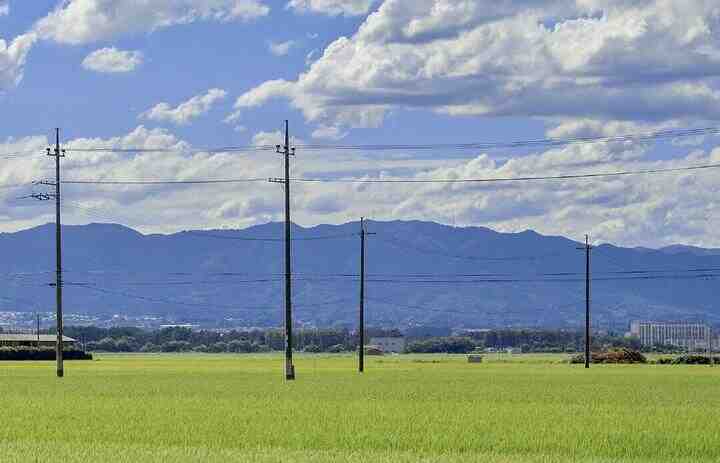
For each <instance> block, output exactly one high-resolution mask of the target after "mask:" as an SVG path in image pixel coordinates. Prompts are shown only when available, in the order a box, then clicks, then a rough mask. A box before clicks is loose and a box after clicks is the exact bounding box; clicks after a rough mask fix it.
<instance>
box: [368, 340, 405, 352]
mask: <svg viewBox="0 0 720 463" xmlns="http://www.w3.org/2000/svg"><path fill="white" fill-rule="evenodd" d="M370 345H371V346H377V347H379V348H380V349H382V350H383V352H395V353H400V352H404V351H405V338H403V337H378V338H370Z"/></svg>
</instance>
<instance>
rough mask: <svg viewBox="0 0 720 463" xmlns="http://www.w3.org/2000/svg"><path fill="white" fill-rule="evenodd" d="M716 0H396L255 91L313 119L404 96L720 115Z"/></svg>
mask: <svg viewBox="0 0 720 463" xmlns="http://www.w3.org/2000/svg"><path fill="white" fill-rule="evenodd" d="M719 31H720V7H718V6H717V3H716V2H714V1H711V0H693V1H691V2H682V4H681V3H679V2H668V1H664V0H634V1H631V2H620V1H595V0H533V1H530V0H513V1H510V0H506V1H498V2H477V1H474V0H461V1H450V0H386V1H385V2H383V3H382V5H381V6H380V7H379V9H378V10H377V11H376V12H374V13H372V14H371V15H370V16H368V18H367V19H366V20H365V22H364V23H363V24H362V25H361V26H360V28H359V30H358V31H357V32H356V33H355V34H354V35H353V36H351V37H341V38H339V39H337V40H335V41H334V42H333V43H332V44H330V45H329V46H328V47H327V48H326V49H325V50H324V53H323V55H322V57H320V58H319V59H318V60H316V61H314V62H312V63H311V64H310V66H309V68H308V69H307V71H306V72H303V73H302V74H300V75H299V76H298V77H297V79H296V80H292V81H280V80H272V81H268V82H265V83H263V84H261V85H259V86H258V87H256V88H254V89H251V90H249V91H248V92H247V93H245V94H244V95H242V96H241V97H240V98H239V99H238V101H237V104H236V109H237V110H239V111H241V110H245V109H246V108H251V107H254V106H259V105H261V104H264V103H265V102H266V101H268V100H270V99H272V98H283V99H287V100H289V101H290V103H291V104H292V106H294V107H295V108H298V109H300V110H302V111H303V113H304V115H305V117H306V119H307V120H309V121H312V122H316V123H322V124H324V125H328V126H330V125H337V124H344V125H347V126H351V127H372V126H377V125H379V124H380V123H382V121H383V118H384V117H385V115H386V114H387V112H388V111H391V110H392V109H393V108H423V109H428V110H433V111H437V112H440V113H445V114H450V115H456V116H464V115H485V116H507V115H512V116H521V117H522V116H534V117H543V118H574V117H580V118H591V119H612V120H644V121H664V120H670V119H681V118H693V117H694V118H697V119H700V118H704V119H718V118H720V110H718V108H719V107H720V106H718V103H720V86H719V85H718V84H717V75H718V73H719V72H720V41H719V40H718V37H719V36H720V34H719V33H718V32H719Z"/></svg>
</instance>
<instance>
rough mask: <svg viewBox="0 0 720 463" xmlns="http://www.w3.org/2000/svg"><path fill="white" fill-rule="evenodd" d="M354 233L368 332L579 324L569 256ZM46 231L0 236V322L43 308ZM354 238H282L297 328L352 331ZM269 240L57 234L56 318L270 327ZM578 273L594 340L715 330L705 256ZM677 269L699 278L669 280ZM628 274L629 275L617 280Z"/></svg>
mask: <svg viewBox="0 0 720 463" xmlns="http://www.w3.org/2000/svg"><path fill="white" fill-rule="evenodd" d="M368 228H369V229H370V231H372V232H376V233H377V235H374V236H370V237H368V246H367V262H368V267H367V272H368V290H367V295H368V304H367V307H368V318H369V320H370V322H371V323H375V324H379V323H383V324H388V325H408V324H415V323H419V324H433V325H441V326H446V325H450V326H466V327H485V326H505V325H515V326H573V325H578V324H579V323H580V321H581V320H582V316H583V313H584V274H583V272H584V269H585V260H584V251H583V250H580V249H578V247H579V246H580V245H579V243H576V242H574V241H571V240H569V239H566V238H561V237H548V236H542V235H539V234H537V233H534V232H529V231H528V232H523V233H517V234H504V233H497V232H494V231H492V230H489V229H484V228H454V227H448V226H444V225H438V224H435V223H428V222H382V223H378V222H370V223H369V224H368ZM53 230H54V229H53V227H52V226H50V225H45V226H41V227H37V228H33V229H30V230H25V231H21V232H18V233H6V234H0V256H2V259H0V273H2V274H5V275H6V277H5V278H4V279H3V280H2V283H1V284H0V310H5V311H14V310H18V311H31V310H35V309H36V308H39V309H41V310H46V311H50V310H52V309H53V307H54V290H53V288H51V287H49V286H47V284H48V283H50V282H51V281H52V280H53V278H54V274H53V270H54V264H55V261H54V259H55V254H54V232H53ZM357 231H358V224H357V223H351V224H345V225H339V226H329V225H322V226H317V227H313V228H309V229H304V228H300V227H294V237H295V239H296V241H295V242H294V243H293V266H294V271H295V272H296V278H297V281H296V282H295V284H294V303H295V304H296V306H297V307H296V310H297V316H296V319H297V321H298V323H312V324H321V325H338V324H345V325H349V326H352V325H353V324H354V323H355V319H356V307H357V299H358V284H357V277H356V276H354V275H356V274H357V272H358V265H359V263H358V258H359V238H358V237H357V235H356V233H357ZM282 233H283V228H282V224H265V225H260V226H256V227H252V228H249V229H246V230H233V231H227V230H221V231H198V232H183V233H177V234H173V235H142V234H140V233H138V232H136V231H134V230H131V229H129V228H126V227H123V226H120V225H102V224H91V225H87V226H69V227H65V228H64V268H65V269H66V273H65V281H66V287H65V289H66V291H65V293H66V298H65V301H66V302H65V304H66V310H67V311H68V312H78V313H103V314H113V313H128V314H158V315H169V316H172V317H174V318H177V319H186V320H203V319H204V320H210V321H216V320H222V319H224V318H232V319H233V321H232V322H231V324H269V325H278V324H280V323H281V320H282V304H283V282H282V274H281V272H282V271H283V260H282V259H283V255H284V254H283V243H282V236H283V235H282ZM264 240H268V241H264ZM592 262H593V265H592V268H593V273H594V278H595V279H594V281H593V312H594V318H595V321H596V326H597V327H615V328H618V329H619V328H621V327H622V326H624V325H625V324H626V322H627V320H629V319H632V318H658V319H664V318H672V319H685V318H705V319H709V320H714V321H720V317H719V316H718V315H717V314H716V311H715V310H714V297H713V295H714V294H713V292H714V291H713V290H714V286H715V280H714V279H697V278H692V279H689V277H691V276H696V275H703V274H712V273H713V271H712V270H711V269H713V268H716V267H717V268H720V256H718V255H715V254H714V253H712V252H701V250H698V249H697V248H691V249H685V248H683V247H680V246H677V247H673V248H672V252H667V250H658V251H653V250H647V249H627V248H619V247H614V246H610V245H603V246H600V247H598V248H595V249H594V251H593V258H592ZM688 269H696V270H700V269H707V270H706V271H705V272H685V271H683V272H681V273H678V272H677V271H678V270H688ZM632 270H641V272H637V273H627V272H628V271H632ZM658 271H664V272H665V273H660V272H658ZM669 271H672V272H670V273H668V272H669ZM658 276H664V277H666V278H665V279H658V278H657V277H658ZM628 278H631V279H628Z"/></svg>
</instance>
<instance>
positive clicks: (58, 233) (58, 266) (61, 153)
mask: <svg viewBox="0 0 720 463" xmlns="http://www.w3.org/2000/svg"><path fill="white" fill-rule="evenodd" d="M47 154H48V156H54V157H55V195H54V196H55V306H56V319H57V341H56V343H55V356H56V360H57V377H58V378H62V377H63V376H64V375H65V371H64V366H63V307H62V302H63V301H62V289H63V279H62V229H61V227H62V225H61V222H60V158H62V157H65V150H61V149H60V129H55V152H54V153H51V150H50V148H48V149H47Z"/></svg>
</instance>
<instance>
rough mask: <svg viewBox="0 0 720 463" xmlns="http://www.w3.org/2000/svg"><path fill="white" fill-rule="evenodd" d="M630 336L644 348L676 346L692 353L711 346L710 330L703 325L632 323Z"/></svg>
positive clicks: (707, 326)
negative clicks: (637, 340)
mask: <svg viewBox="0 0 720 463" xmlns="http://www.w3.org/2000/svg"><path fill="white" fill-rule="evenodd" d="M630 335H631V336H634V337H637V338H638V339H640V344H641V345H643V346H646V347H651V346H676V347H680V348H683V349H687V350H689V351H694V350H706V349H708V348H710V347H711V344H712V328H711V327H710V326H709V325H707V324H705V323H685V322H645V321H634V322H632V323H631V324H630Z"/></svg>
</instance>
